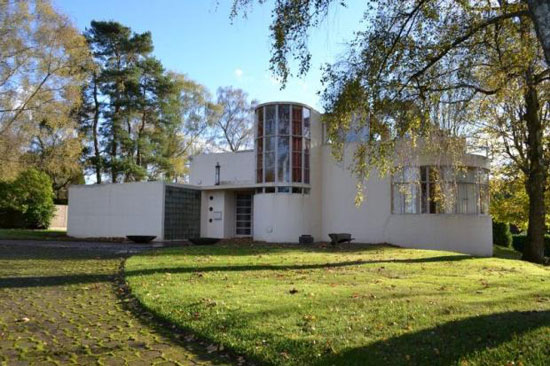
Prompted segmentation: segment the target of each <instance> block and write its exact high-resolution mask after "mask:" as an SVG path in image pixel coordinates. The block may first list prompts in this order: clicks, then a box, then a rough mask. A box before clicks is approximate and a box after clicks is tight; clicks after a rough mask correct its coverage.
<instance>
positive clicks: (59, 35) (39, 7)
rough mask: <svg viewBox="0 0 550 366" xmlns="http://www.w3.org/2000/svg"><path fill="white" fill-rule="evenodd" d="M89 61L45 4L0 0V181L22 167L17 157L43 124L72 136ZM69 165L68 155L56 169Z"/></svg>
mask: <svg viewBox="0 0 550 366" xmlns="http://www.w3.org/2000/svg"><path fill="white" fill-rule="evenodd" d="M89 62H90V57H89V51H88V48H87V46H86V41H85V39H84V37H83V36H82V35H81V34H80V33H79V32H78V30H77V29H76V28H75V27H74V26H73V25H72V24H71V22H70V21H69V19H68V18H67V17H65V16H64V15H62V14H60V13H58V12H57V11H56V10H55V9H54V8H53V7H52V5H51V2H50V1H49V0H29V1H17V0H6V1H0V178H1V179H11V178H13V177H15V176H16V175H17V173H18V172H19V171H21V170H22V169H24V168H25V167H26V164H28V161H27V160H26V159H22V158H23V157H26V153H27V152H28V150H29V149H30V148H32V147H31V145H32V144H33V143H34V142H35V141H36V138H37V136H40V135H41V134H42V133H43V130H42V129H41V126H42V124H43V122H44V121H49V122H48V123H49V124H51V125H52V126H53V128H54V129H63V130H65V131H70V130H72V133H75V125H74V120H73V118H72V115H71V112H72V111H73V110H74V108H75V107H76V106H78V104H79V102H80V96H79V87H80V83H81V81H82V79H83V78H84V76H85V72H84V70H85V69H86V68H87V65H88V64H89ZM72 133H69V135H71V134H72ZM74 149H75V150H76V151H79V150H80V147H78V146H75V147H74ZM73 162H74V160H72V158H71V156H69V157H68V158H67V159H60V160H59V161H58V164H62V165H65V164H68V165H72V164H73Z"/></svg>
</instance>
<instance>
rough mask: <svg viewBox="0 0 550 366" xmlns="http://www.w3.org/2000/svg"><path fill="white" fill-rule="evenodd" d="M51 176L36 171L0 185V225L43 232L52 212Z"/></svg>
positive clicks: (20, 175) (29, 170) (31, 170)
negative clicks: (41, 230)
mask: <svg viewBox="0 0 550 366" xmlns="http://www.w3.org/2000/svg"><path fill="white" fill-rule="evenodd" d="M53 196H54V194H53V189H52V182H51V180H50V177H49V176H48V175H47V174H46V173H43V172H40V171H38V170H36V169H33V168H31V169H28V170H25V171H23V172H21V173H20V174H19V175H18V176H17V178H16V179H15V180H14V181H13V182H1V183H0V226H1V227H20V228H28V229H43V228H47V227H48V226H49V225H50V221H51V219H52V217H53V215H54V212H55V205H54V203H53Z"/></svg>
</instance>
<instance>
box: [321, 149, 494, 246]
mask: <svg viewBox="0 0 550 366" xmlns="http://www.w3.org/2000/svg"><path fill="white" fill-rule="evenodd" d="M323 149H324V150H323V199H322V202H323V204H322V211H323V230H322V236H323V240H329V238H328V234H329V233H332V232H345V233H351V234H352V236H353V237H354V238H355V239H356V242H359V243H390V244H395V245H399V246H404V247H411V248H421V249H438V250H449V251H456V252H462V253H468V254H473V255H479V256H490V255H492V253H493V244H492V243H493V238H492V221H491V217H490V216H488V215H433V214H432V215H430V214H424V215H413V214H410V215H392V213H391V185H390V178H389V177H383V178H380V177H379V176H378V173H376V172H373V173H372V174H371V176H370V178H369V180H368V182H367V185H366V190H365V200H364V202H363V203H362V204H361V205H360V206H359V207H356V206H355V204H354V199H355V195H356V193H357V188H356V183H357V181H356V179H355V178H354V177H353V176H352V175H351V174H350V171H349V169H347V168H348V167H349V164H350V163H351V154H350V153H349V151H348V152H347V153H346V157H345V158H344V161H343V162H341V163H340V162H336V161H335V160H334V159H333V157H332V155H331V152H330V147H329V146H324V147H323ZM482 163H484V161H480V162H479V164H480V165H481V164H482Z"/></svg>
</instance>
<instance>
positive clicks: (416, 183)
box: [392, 166, 489, 215]
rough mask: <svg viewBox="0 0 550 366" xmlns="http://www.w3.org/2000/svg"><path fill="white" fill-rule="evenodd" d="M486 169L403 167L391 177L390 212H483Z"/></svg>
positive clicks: (486, 208) (486, 192) (485, 210)
mask: <svg viewBox="0 0 550 366" xmlns="http://www.w3.org/2000/svg"><path fill="white" fill-rule="evenodd" d="M488 185H489V172H488V170H487V169H482V168H472V167H469V168H466V169H460V170H454V169H453V168H452V167H449V166H443V167H437V166H421V167H405V168H403V169H401V171H400V172H399V173H397V174H394V176H393V179H392V212H393V213H394V214H463V215H475V214H479V215H486V214H488V211H489V186H488Z"/></svg>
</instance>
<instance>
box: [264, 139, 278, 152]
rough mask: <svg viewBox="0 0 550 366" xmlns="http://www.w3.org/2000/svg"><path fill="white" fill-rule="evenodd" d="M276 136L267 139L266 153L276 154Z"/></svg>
mask: <svg viewBox="0 0 550 366" xmlns="http://www.w3.org/2000/svg"><path fill="white" fill-rule="evenodd" d="M275 141H276V140H275V136H273V137H266V138H265V151H266V152H274V151H275Z"/></svg>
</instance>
